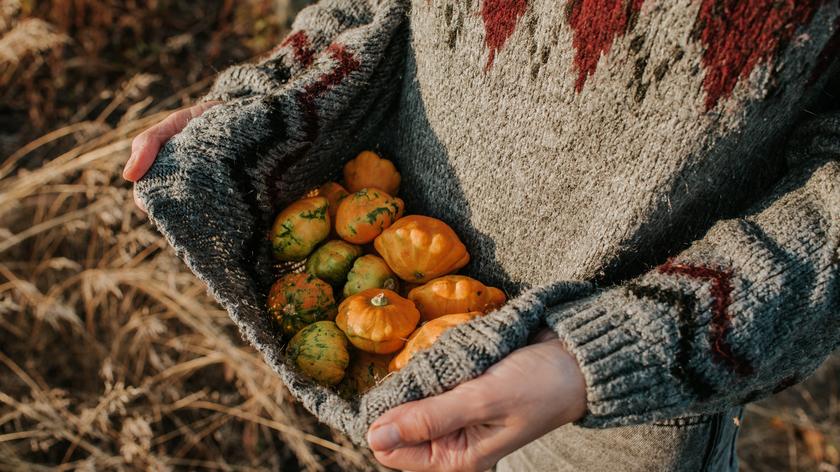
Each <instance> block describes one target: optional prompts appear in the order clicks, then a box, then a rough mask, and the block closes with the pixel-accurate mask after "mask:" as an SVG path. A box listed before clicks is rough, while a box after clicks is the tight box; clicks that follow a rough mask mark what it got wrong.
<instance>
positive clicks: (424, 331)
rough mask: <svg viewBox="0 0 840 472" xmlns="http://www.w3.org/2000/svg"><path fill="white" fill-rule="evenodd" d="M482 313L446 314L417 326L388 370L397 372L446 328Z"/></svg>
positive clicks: (426, 347)
mask: <svg viewBox="0 0 840 472" xmlns="http://www.w3.org/2000/svg"><path fill="white" fill-rule="evenodd" d="M481 315H483V313H481V312H479V311H473V312H469V313H454V314H451V315H444V316H441V317H440V318H436V319H434V320H432V321H429V322H428V323H426V324H424V325H423V326H421V327H419V328H417V330H416V331H414V332H413V333H411V337H409V338H408V341H407V342H406V343H405V347H404V348H403V349H402V351H400V352H399V354H397V355H396V356H394V358H393V359H391V362H390V363H389V364H388V370H389V371H391V372H395V371H397V370H400V369H402V368H403V367H405V365H406V364H408V361H409V360H411V358H412V357H414V355H415V354H417V353H418V352H419V351H422V350H424V349H428V348H430V347H431V346H432V344H434V342H435V341H437V339H438V338H439V337H440V335H441V334H443V333H444V332H445V331H446V330H448V329H449V328H453V327H455V326H458V325H459V324H461V323H466V322H467V321H470V320H471V319H473V318H478V317H479V316H481Z"/></svg>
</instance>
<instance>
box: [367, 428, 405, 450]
mask: <svg viewBox="0 0 840 472" xmlns="http://www.w3.org/2000/svg"><path fill="white" fill-rule="evenodd" d="M367 440H368V445H369V446H370V448H371V449H373V450H374V451H390V450H391V449H394V448H396V447H397V446H399V445H400V432H399V431H398V430H397V427H396V426H394V425H393V424H385V425H382V426H379V427H377V428H374V429H372V430H370V431H369V432H368V437H367Z"/></svg>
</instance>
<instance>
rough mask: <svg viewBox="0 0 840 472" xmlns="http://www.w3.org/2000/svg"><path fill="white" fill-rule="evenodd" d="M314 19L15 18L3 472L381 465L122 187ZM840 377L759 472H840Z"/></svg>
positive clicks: (785, 428)
mask: <svg viewBox="0 0 840 472" xmlns="http://www.w3.org/2000/svg"><path fill="white" fill-rule="evenodd" d="M302 3H305V2H303V1H300V0H285V1H284V0H274V1H272V0H241V1H234V0H207V1H203V2H192V1H187V0H152V1H148V0H147V1H124V2H113V1H108V0H44V1H41V2H34V1H26V0H0V470H29V469H32V470H41V469H43V470H56V469H55V468H54V466H59V468H58V470H64V469H75V468H80V469H87V470H135V469H138V468H141V469H143V468H151V469H159V468H180V469H191V470H192V469H223V470H250V469H264V468H271V469H285V470H298V469H307V470H324V469H327V470H345V469H353V470H357V469H364V468H370V467H372V466H371V465H370V464H371V461H370V457H369V456H366V455H365V454H364V453H363V452H361V451H358V450H356V449H354V448H353V447H352V446H350V445H349V444H348V443H347V442H346V441H345V440H344V439H343V438H341V437H340V436H338V435H334V434H332V433H331V432H330V431H328V430H327V429H325V428H323V427H321V426H318V425H317V423H316V422H315V421H314V420H313V419H312V418H311V417H310V416H308V415H307V414H306V413H305V412H303V411H302V410H301V408H300V407H299V406H297V405H296V404H295V403H294V400H293V399H291V398H290V397H289V395H288V393H287V392H286V390H285V389H284V388H283V386H282V384H281V383H280V381H279V380H278V379H277V378H276V377H275V376H274V375H273V373H272V372H271V371H270V369H268V368H267V367H266V366H265V365H264V364H263V362H262V360H261V359H260V358H259V356H258V355H256V353H255V352H254V351H253V350H252V349H251V348H249V347H247V346H245V345H244V343H243V341H242V340H241V338H240V337H239V335H238V333H236V331H235V329H234V328H233V327H232V325H231V322H230V321H229V320H228V318H227V316H226V314H225V313H224V312H223V311H222V310H220V309H219V307H218V306H217V305H216V304H215V303H214V302H213V301H212V300H211V299H210V298H209V297H208V296H207V294H206V293H205V289H204V287H203V286H202V284H201V283H200V282H198V281H197V280H196V279H195V278H194V277H192V276H191V274H190V273H189V271H188V270H187V269H186V268H185V267H184V265H183V264H182V263H181V262H180V261H179V260H178V259H177V258H175V257H174V255H173V254H172V252H171V251H170V250H169V249H168V248H167V247H166V245H165V243H164V241H163V240H162V239H161V237H160V236H159V235H158V234H157V233H155V232H154V230H152V228H151V227H150V226H149V224H148V223H147V222H146V220H145V219H144V218H143V216H142V215H141V214H139V212H137V211H136V210H135V209H134V208H133V204H132V201H131V197H130V187H129V186H128V185H126V184H125V183H124V182H123V181H122V180H121V179H120V177H119V171H120V169H121V167H122V165H123V163H124V162H125V160H126V159H127V157H128V152H129V146H130V142H131V137H132V136H133V135H135V134H136V133H138V132H139V131H140V130H142V129H144V128H145V127H147V126H148V125H149V124H151V123H154V122H155V121H157V120H159V119H160V118H161V117H162V116H165V113H166V110H171V109H173V108H177V107H179V106H181V105H183V104H186V103H189V102H190V101H191V100H192V99H193V98H195V97H196V96H198V95H200V94H201V93H202V91H203V90H205V89H206V87H207V85H208V83H209V80H210V79H211V78H212V75H213V74H214V72H215V71H217V70H220V69H222V68H224V67H225V66H227V65H229V64H233V63H236V62H239V61H242V60H246V59H248V58H251V57H254V56H255V55H257V54H259V53H261V52H262V51H265V50H266V49H268V48H269V47H271V45H273V44H275V43H276V42H277V41H278V39H279V38H281V37H282V35H283V33H284V31H286V30H287V28H288V24H289V18H290V17H291V16H292V15H293V12H294V11H296V9H297V8H299V5H300V4H302ZM196 5H200V6H196ZM838 373H840V360H835V361H833V362H832V363H830V365H826V366H825V367H824V368H823V369H821V370H820V372H819V373H818V374H817V375H815V376H814V377H813V378H812V379H810V380H809V381H808V382H806V383H805V384H804V385H802V386H797V387H795V388H792V389H790V390H789V391H787V392H784V393H782V394H780V395H778V396H776V397H775V398H772V399H770V400H767V401H764V402H762V403H759V404H757V405H753V406H751V407H750V414H749V415H748V417H747V419H746V420H745V421H744V425H743V426H744V433H743V436H742V439H741V457H742V464H743V468H744V470H755V471H763V470H803V471H804V470H821V471H826V472H828V471H837V470H838V464H840V452H838V448H840V402H838V399H839V398H840V393H838V380H837V379H838Z"/></svg>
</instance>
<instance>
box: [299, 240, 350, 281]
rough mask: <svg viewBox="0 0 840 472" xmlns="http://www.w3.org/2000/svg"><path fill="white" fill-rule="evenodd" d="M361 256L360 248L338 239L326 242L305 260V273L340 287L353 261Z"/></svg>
mask: <svg viewBox="0 0 840 472" xmlns="http://www.w3.org/2000/svg"><path fill="white" fill-rule="evenodd" d="M361 255H362V248H361V247H359V246H356V245H355V244H350V243H348V242H346V241H342V240H340V239H334V240H332V241H327V242H326V243H324V244H323V245H322V246H321V247H319V248H318V249H316V250H315V252H313V253H312V255H311V256H309V259H307V260H306V272H307V273H310V274H312V275H314V276H315V277H318V278H319V279H321V280H324V281H325V282H327V283H329V284H331V285H333V286H335V287H340V286H341V285H342V284H343V283H344V281H345V280H346V279H347V273H348V272H350V268H351V267H353V261H354V260H356V258H357V257H359V256H361Z"/></svg>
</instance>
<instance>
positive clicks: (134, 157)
mask: <svg viewBox="0 0 840 472" xmlns="http://www.w3.org/2000/svg"><path fill="white" fill-rule="evenodd" d="M218 103H219V102H205V103H199V104H198V105H194V106H192V107H190V108H185V109H183V110H179V111H176V112H174V113H172V114H171V115H169V116H168V117H166V118H165V119H164V120H163V121H161V122H160V123H158V124H156V125H154V126H152V127H151V128H149V129H147V130H146V131H143V132H142V133H140V134H138V135H137V137H135V138H134V141H132V143H131V157H129V158H128V162H126V164H125V169H123V178H124V179H126V180H129V181H131V182H136V181H138V180H139V179H140V178H141V177H143V175H145V174H146V172H147V171H148V170H149V168H150V167H151V166H152V163H153V162H154V161H155V157H156V156H157V153H158V151H159V150H160V147H161V146H163V144H164V143H165V142H166V141H168V140H169V138H171V137H172V136H175V135H176V134H178V133H180V132H181V130H183V129H184V127H186V126H187V123H189V121H190V120H191V119H193V118H195V117H197V116H199V115H201V114H202V113H204V112H205V111H207V109H208V108H211V107H213V106H214V105H217V104H218Z"/></svg>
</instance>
